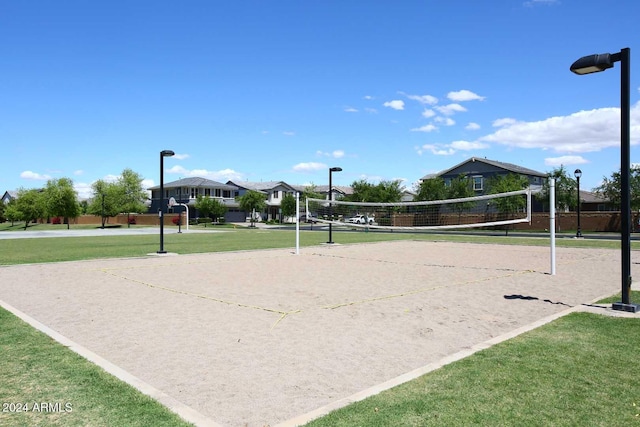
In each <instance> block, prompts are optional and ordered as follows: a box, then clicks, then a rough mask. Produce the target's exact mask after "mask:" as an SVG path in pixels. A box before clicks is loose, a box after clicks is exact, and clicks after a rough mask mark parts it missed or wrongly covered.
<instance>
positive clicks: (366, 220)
mask: <svg viewBox="0 0 640 427" xmlns="http://www.w3.org/2000/svg"><path fill="white" fill-rule="evenodd" d="M346 222H348V223H351V224H369V225H373V218H370V217H368V216H366V215H355V216H352V217H351V218H347V220H346Z"/></svg>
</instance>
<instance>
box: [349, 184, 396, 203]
mask: <svg viewBox="0 0 640 427" xmlns="http://www.w3.org/2000/svg"><path fill="white" fill-rule="evenodd" d="M351 188H352V189H353V193H352V194H350V195H348V196H346V197H345V200H348V201H351V202H378V203H398V202H399V201H400V200H402V191H403V189H402V182H401V181H400V180H395V181H380V182H379V183H378V184H372V183H369V182H367V181H366V180H364V179H361V180H359V181H354V182H353V184H351Z"/></svg>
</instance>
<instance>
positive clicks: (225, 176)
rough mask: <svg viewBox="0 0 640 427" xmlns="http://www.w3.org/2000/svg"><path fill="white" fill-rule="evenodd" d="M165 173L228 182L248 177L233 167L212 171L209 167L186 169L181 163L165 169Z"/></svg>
mask: <svg viewBox="0 0 640 427" xmlns="http://www.w3.org/2000/svg"><path fill="white" fill-rule="evenodd" d="M165 173H170V174H175V175H181V176H182V177H200V178H206V179H210V180H212V181H219V182H226V181H230V180H237V181H244V180H245V179H246V178H245V175H244V174H243V173H241V172H236V171H234V170H233V169H222V170H219V171H210V170H207V169H185V168H184V167H182V166H180V165H176V166H173V167H172V168H171V169H167V170H165Z"/></svg>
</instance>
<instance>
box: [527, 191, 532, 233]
mask: <svg viewBox="0 0 640 427" xmlns="http://www.w3.org/2000/svg"><path fill="white" fill-rule="evenodd" d="M531 216H532V215H531V187H529V188H527V219H528V220H529V225H531Z"/></svg>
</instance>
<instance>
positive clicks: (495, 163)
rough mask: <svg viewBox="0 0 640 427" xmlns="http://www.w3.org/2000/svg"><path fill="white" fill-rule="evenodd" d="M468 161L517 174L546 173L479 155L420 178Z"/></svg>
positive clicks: (534, 174) (540, 174) (437, 174)
mask: <svg viewBox="0 0 640 427" xmlns="http://www.w3.org/2000/svg"><path fill="white" fill-rule="evenodd" d="M469 162H482V163H486V164H488V165H491V166H495V167H497V168H500V169H504V170H506V171H509V172H513V173H517V174H521V175H532V176H540V177H547V176H548V174H547V173H544V172H538V171H536V170H533V169H529V168H525V167H522V166H519V165H514V164H513V163H505V162H499V161H497V160H489V159H485V158H481V157H471V158H470V159H467V160H465V161H464V162H460V163H458V164H457V165H455V166H453V167H451V168H449V169H446V170H444V171H441V172H438V173H436V174H429V175H425V176H424V177H422V179H430V178H435V177H438V176H442V175H446V174H447V173H449V172H451V171H452V170H454V169H457V168H459V167H460V166H462V165H464V164H466V163H469Z"/></svg>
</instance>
